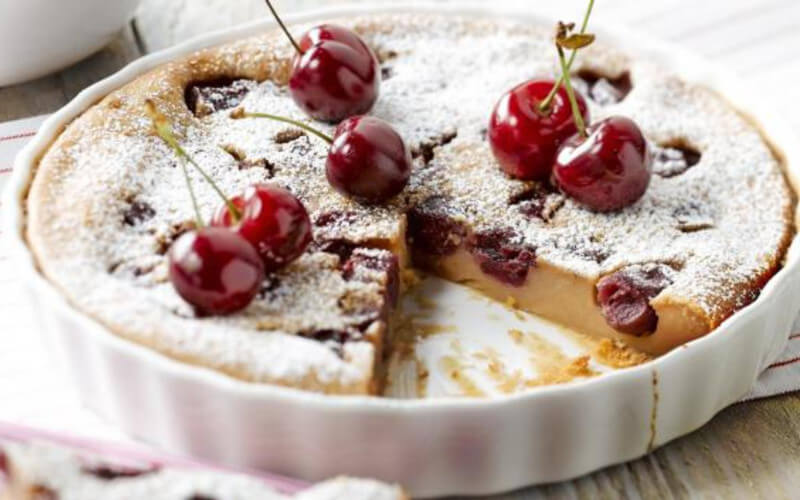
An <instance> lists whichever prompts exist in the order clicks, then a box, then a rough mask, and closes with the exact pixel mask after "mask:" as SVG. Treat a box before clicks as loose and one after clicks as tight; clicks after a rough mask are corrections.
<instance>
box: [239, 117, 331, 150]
mask: <svg viewBox="0 0 800 500" xmlns="http://www.w3.org/2000/svg"><path fill="white" fill-rule="evenodd" d="M231 118H233V119H235V120H238V119H240V118H269V119H270V120H275V121H277V122H283V123H288V124H290V125H294V126H295V127H299V128H301V129H303V130H305V131H306V132H310V133H312V134H314V135H316V136H317V137H319V138H320V139H322V140H323V141H325V142H327V143H328V144H333V138H332V137H331V136H329V135H327V134H325V133H323V132H320V131H319V130H317V129H315V128H314V127H312V126H310V125H306V124H305V123H303V122H300V121H297V120H292V119H291V118H286V117H284V116H278V115H271V114H269V113H248V112H246V111H244V110H243V109H239V110H236V111H234V112H233V113H231Z"/></svg>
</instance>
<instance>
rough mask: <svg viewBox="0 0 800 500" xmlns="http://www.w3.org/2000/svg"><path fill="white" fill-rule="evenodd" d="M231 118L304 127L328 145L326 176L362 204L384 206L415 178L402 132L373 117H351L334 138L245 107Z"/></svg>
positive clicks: (286, 119)
mask: <svg viewBox="0 0 800 500" xmlns="http://www.w3.org/2000/svg"><path fill="white" fill-rule="evenodd" d="M231 118H233V119H241V118H267V119H270V120H274V121H278V122H282V123H288V124H290V125H294V126H296V127H299V128H301V129H302V130H305V131H307V132H309V133H311V134H314V135H315V136H317V137H319V138H320V139H322V140H323V141H325V142H326V143H328V145H329V148H328V158H327V160H326V162H325V174H326V176H327V178H328V182H329V183H330V184H331V186H333V188H334V189H336V190H337V191H339V192H340V193H342V194H344V195H347V196H350V197H351V198H353V199H355V200H357V201H360V202H362V203H380V202H383V201H386V200H388V199H389V198H391V197H393V196H395V195H397V194H398V193H400V191H402V190H403V189H404V188H405V186H406V184H408V179H409V177H410V176H411V153H410V151H409V149H408V147H406V145H405V142H404V141H403V138H402V137H401V136H400V134H399V133H397V131H396V130H395V129H394V128H393V127H392V126H391V125H389V124H388V123H386V122H385V121H383V120H381V119H379V118H375V117H373V116H363V115H357V116H351V117H349V118H346V119H345V120H343V121H342V122H341V123H339V125H338V126H337V127H336V130H335V131H334V133H333V135H332V136H329V135H327V134H325V133H323V132H320V131H319V130H317V129H316V128H314V127H311V126H310V125H307V124H305V123H302V122H300V121H297V120H293V119H291V118H286V117H283V116H278V115H273V114H270V113H248V112H247V111H245V110H244V109H242V108H239V109H236V110H234V111H233V112H232V113H231Z"/></svg>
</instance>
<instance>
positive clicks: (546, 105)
mask: <svg viewBox="0 0 800 500" xmlns="http://www.w3.org/2000/svg"><path fill="white" fill-rule="evenodd" d="M593 8H594V0H589V6H588V7H587V8H586V13H585V14H584V15H583V22H582V23H581V30H580V34H581V35H583V34H585V33H586V29H587V28H588V27H589V17H590V16H591V15H592V9H593ZM578 50H579V49H578V48H576V49H573V51H572V53H571V54H570V56H569V61H567V71H564V69H563V66H562V69H561V75H560V76H559V77H558V79H557V80H556V83H555V85H553V88H552V89H551V90H550V93H549V94H547V97H545V98H544V100H542V102H541V103H539V110H540V111H542V112H547V111H548V110H549V109H550V105H551V104H552V103H553V99H554V98H555V97H556V93H557V92H558V89H559V88H560V87H561V86H562V85H563V84H564V75H565V74H567V73H568V72H569V70H570V69H571V68H572V63H574V62H575V57H576V56H577V55H578Z"/></svg>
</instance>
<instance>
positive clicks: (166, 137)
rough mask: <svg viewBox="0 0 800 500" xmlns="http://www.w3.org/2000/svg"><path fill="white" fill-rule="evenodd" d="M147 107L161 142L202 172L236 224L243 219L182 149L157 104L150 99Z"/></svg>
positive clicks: (193, 195)
mask: <svg viewBox="0 0 800 500" xmlns="http://www.w3.org/2000/svg"><path fill="white" fill-rule="evenodd" d="M145 106H146V108H147V114H148V115H150V119H151V120H152V121H153V127H154V128H155V131H156V134H158V136H159V137H160V138H161V140H163V141H164V142H166V143H167V145H168V146H169V147H170V148H172V150H173V151H174V152H175V154H176V155H178V157H180V158H181V159H182V160H184V162H189V164H191V165H192V166H193V167H194V168H196V169H197V171H198V172H200V175H202V176H203V178H204V179H205V180H206V182H208V184H209V185H210V186H211V187H212V188H213V189H214V191H216V193H217V194H218V195H219V197H220V198H222V200H223V201H224V202H225V204H226V205H227V207H228V211H229V212H230V214H231V219H233V222H234V224H235V223H237V222H239V219H240V218H241V214H240V213H239V209H237V208H236V205H234V204H233V203H232V202H231V200H229V199H228V197H227V196H225V193H223V192H222V190H221V189H220V188H219V186H217V183H216V182H214V179H212V178H211V176H209V175H208V174H207V173H206V172H205V170H203V169H202V168H201V167H200V165H198V164H197V162H195V161H194V159H192V157H191V156H189V154H188V153H187V152H186V150H184V149H183V148H182V147H181V145H180V144H179V143H178V140H177V139H176V138H175V134H174V132H173V131H172V126H171V125H170V123H169V121H168V120H167V117H166V116H164V115H163V114H161V113H160V112H159V111H158V110H157V109H156V107H155V104H153V101H151V100H149V99H148V100H147V101H146V102H145ZM181 166H182V167H183V173H184V175H185V176H186V182H187V185H188V187H189V194H190V196H191V198H192V205H194V210H195V215H196V216H197V221H198V222H199V223H200V226H201V227H202V226H204V225H205V224H203V219H202V217H201V216H200V210H199V209H198V206H197V198H196V197H195V194H194V190H193V189H192V184H191V182H189V172H188V171H187V170H186V164H185V163H181Z"/></svg>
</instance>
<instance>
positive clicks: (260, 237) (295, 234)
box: [211, 184, 312, 273]
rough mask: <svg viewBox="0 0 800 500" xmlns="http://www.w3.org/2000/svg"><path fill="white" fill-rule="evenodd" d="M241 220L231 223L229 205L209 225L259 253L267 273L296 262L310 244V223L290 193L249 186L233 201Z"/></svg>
mask: <svg viewBox="0 0 800 500" xmlns="http://www.w3.org/2000/svg"><path fill="white" fill-rule="evenodd" d="M230 201H231V203H232V204H233V205H234V206H235V207H236V208H237V209H238V210H239V214H240V219H239V221H238V222H236V223H234V221H233V217H231V214H230V211H229V210H228V205H227V204H224V205H222V206H221V207H220V208H219V210H217V212H216V214H214V217H213V219H212V220H211V224H212V225H213V226H218V227H231V229H233V230H234V231H236V232H237V233H238V234H239V235H241V236H242V237H243V238H244V239H245V240H247V241H248V242H250V244H251V245H253V247H254V248H255V249H256V250H257V251H258V254H259V255H260V256H261V259H262V261H263V263H264V269H265V270H266V272H268V273H269V272H273V271H276V270H278V269H280V268H281V267H283V266H285V265H287V264H289V263H290V262H292V261H293V260H295V259H297V258H298V257H299V256H300V255H301V254H302V253H303V252H304V251H305V250H306V248H307V247H308V245H309V243H311V239H312V236H311V220H310V219H309V217H308V212H307V211H306V208H305V207H304V206H303V204H302V203H301V202H300V200H298V199H297V198H296V197H295V196H294V195H293V194H292V193H290V192H289V191H287V190H285V189H283V188H281V187H277V186H269V185H265V184H259V185H255V186H250V187H249V188H247V189H246V190H245V192H244V194H243V195H242V196H236V197H234V198H232V199H231V200H230Z"/></svg>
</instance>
